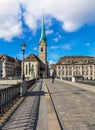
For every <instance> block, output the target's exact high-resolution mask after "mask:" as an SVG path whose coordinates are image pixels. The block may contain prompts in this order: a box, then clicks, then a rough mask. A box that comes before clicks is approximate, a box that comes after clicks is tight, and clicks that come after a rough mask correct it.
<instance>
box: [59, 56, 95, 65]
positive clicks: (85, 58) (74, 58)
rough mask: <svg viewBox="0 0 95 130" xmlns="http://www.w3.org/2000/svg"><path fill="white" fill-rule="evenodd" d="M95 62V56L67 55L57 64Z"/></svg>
mask: <svg viewBox="0 0 95 130" xmlns="http://www.w3.org/2000/svg"><path fill="white" fill-rule="evenodd" d="M87 63H90V64H91V63H95V58H94V57H91V56H65V57H61V58H60V59H59V61H58V62H57V64H87Z"/></svg>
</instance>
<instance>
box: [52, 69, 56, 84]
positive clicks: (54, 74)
mask: <svg viewBox="0 0 95 130" xmlns="http://www.w3.org/2000/svg"><path fill="white" fill-rule="evenodd" d="M55 77H56V71H55V69H54V70H53V72H52V83H54V80H55Z"/></svg>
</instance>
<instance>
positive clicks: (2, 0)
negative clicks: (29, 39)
mask: <svg viewBox="0 0 95 130" xmlns="http://www.w3.org/2000/svg"><path fill="white" fill-rule="evenodd" d="M21 34H22V22H21V11H20V6H19V4H18V2H17V0H0V38H3V39H5V40H8V41H10V40H11V39H12V38H13V37H15V36H20V35H21Z"/></svg>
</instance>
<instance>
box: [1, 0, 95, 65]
mask: <svg viewBox="0 0 95 130" xmlns="http://www.w3.org/2000/svg"><path fill="white" fill-rule="evenodd" d="M38 2H39V4H38ZM43 9H44V19H45V29H46V36H47V45H48V52H47V53H48V55H47V59H48V61H49V62H50V63H54V62H56V61H58V60H59V58H60V57H62V56H75V55H77V56H78V55H81V56H82V55H83V56H94V57H95V14H94V12H95V0H60V1H55V0H52V1H51V0H48V1H45V0H39V1H38V0H28V1H26V0H18V1H17V0H0V46H1V47H0V54H7V55H9V56H13V57H17V58H19V59H22V52H21V43H22V42H25V43H26V45H27V47H26V53H25V56H28V55H29V54H30V53H33V54H35V55H38V46H39V40H40V35H41V24H42V16H43Z"/></svg>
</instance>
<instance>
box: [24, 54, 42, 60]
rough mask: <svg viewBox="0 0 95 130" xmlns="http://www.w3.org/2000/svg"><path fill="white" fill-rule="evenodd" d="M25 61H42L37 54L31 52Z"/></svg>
mask: <svg viewBox="0 0 95 130" xmlns="http://www.w3.org/2000/svg"><path fill="white" fill-rule="evenodd" d="M24 61H40V59H39V58H38V57H37V56H36V55H34V54H30V55H29V56H27V57H26V58H25V59H24Z"/></svg>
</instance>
